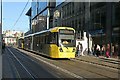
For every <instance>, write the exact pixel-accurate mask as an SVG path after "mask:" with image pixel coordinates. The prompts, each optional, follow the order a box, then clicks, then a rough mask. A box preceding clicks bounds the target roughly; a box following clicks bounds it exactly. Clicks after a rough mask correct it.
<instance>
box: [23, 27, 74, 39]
mask: <svg viewBox="0 0 120 80" xmlns="http://www.w3.org/2000/svg"><path fill="white" fill-rule="evenodd" d="M59 29H69V30H74V29H73V28H71V27H54V28H50V29H48V30H43V31H40V32H36V33H33V34H29V35H27V36H25V37H30V36H34V35H38V34H42V33H45V32H58V31H59Z"/></svg>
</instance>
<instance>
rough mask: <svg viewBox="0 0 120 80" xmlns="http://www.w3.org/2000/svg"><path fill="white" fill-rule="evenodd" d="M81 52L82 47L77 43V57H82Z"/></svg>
mask: <svg viewBox="0 0 120 80" xmlns="http://www.w3.org/2000/svg"><path fill="white" fill-rule="evenodd" d="M82 50H83V46H82V44H81V43H80V42H79V43H78V45H77V55H78V56H80V55H83V53H82Z"/></svg>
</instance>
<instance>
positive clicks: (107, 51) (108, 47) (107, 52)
mask: <svg viewBox="0 0 120 80" xmlns="http://www.w3.org/2000/svg"><path fill="white" fill-rule="evenodd" d="M106 57H107V58H109V57H110V44H107V48H106Z"/></svg>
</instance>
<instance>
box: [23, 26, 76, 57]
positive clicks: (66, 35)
mask: <svg viewBox="0 0 120 80" xmlns="http://www.w3.org/2000/svg"><path fill="white" fill-rule="evenodd" d="M24 49H27V50H31V51H34V52H37V53H40V54H43V55H45V56H48V57H51V58H75V52H76V50H75V30H74V29H73V28H70V27H54V28H51V29H49V30H44V31H40V32H37V33H34V34H30V35H27V36H25V37H24Z"/></svg>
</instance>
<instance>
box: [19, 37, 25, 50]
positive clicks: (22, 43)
mask: <svg viewBox="0 0 120 80" xmlns="http://www.w3.org/2000/svg"><path fill="white" fill-rule="evenodd" d="M23 45H24V38H23V37H21V38H19V39H18V48H21V49H23V48H24V46H23Z"/></svg>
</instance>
